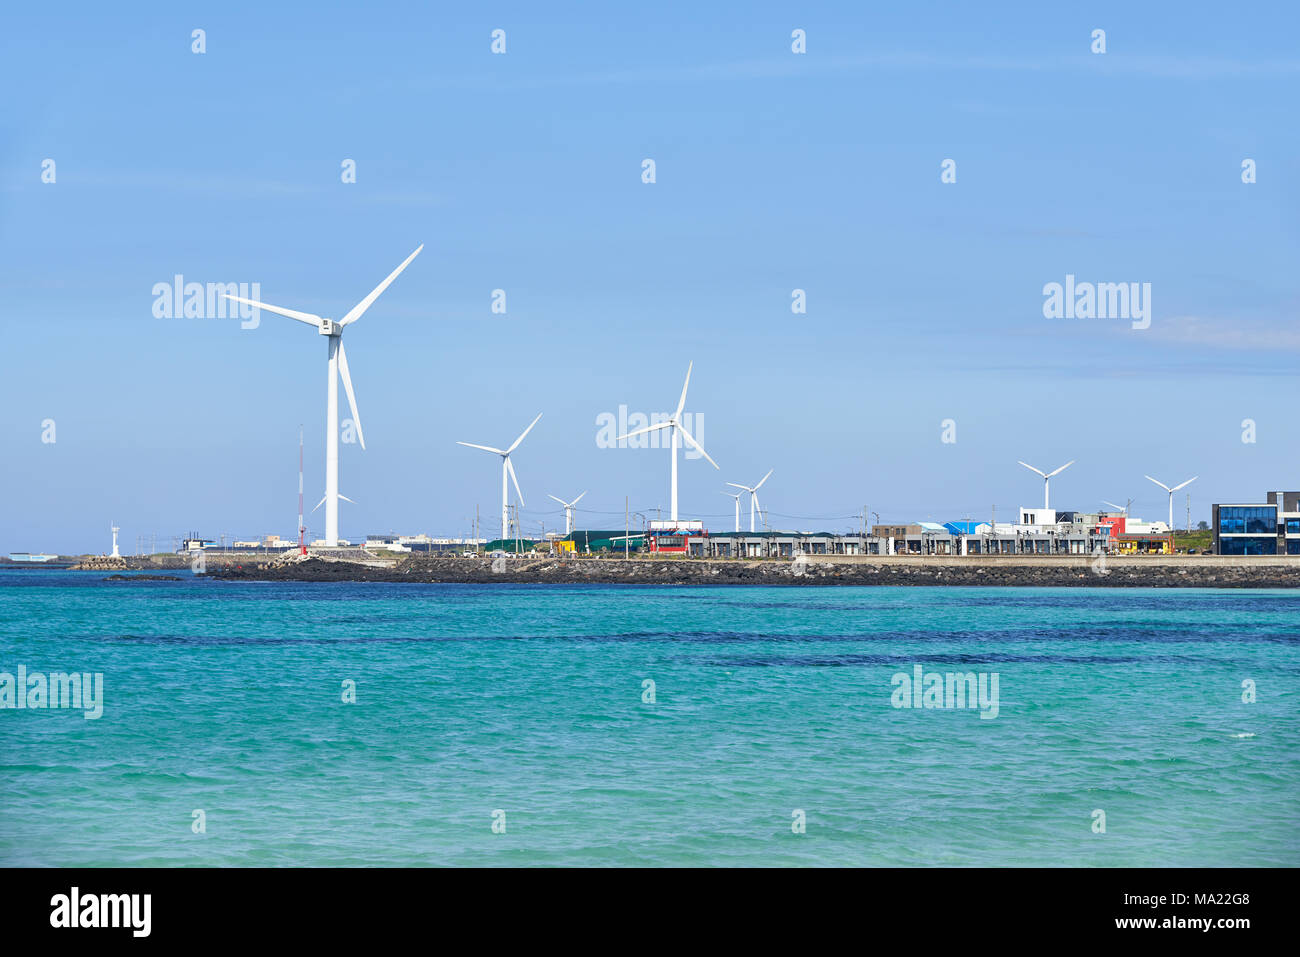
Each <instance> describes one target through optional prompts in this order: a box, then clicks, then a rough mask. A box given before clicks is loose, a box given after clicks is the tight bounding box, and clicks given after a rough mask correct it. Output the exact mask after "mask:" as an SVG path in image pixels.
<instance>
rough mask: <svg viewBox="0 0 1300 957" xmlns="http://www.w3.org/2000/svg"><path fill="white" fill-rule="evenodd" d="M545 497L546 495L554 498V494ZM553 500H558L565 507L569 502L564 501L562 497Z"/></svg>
mask: <svg viewBox="0 0 1300 957" xmlns="http://www.w3.org/2000/svg"><path fill="white" fill-rule="evenodd" d="M546 497H547V498H555V496H554V495H547V496H546ZM555 500H556V501H557V502H559V503H560V504H561V505H563V506H564V507H565V508H568V507H569V503H568V502H566V501H565V500H564V499H562V498H555Z"/></svg>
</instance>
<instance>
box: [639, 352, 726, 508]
mask: <svg viewBox="0 0 1300 957" xmlns="http://www.w3.org/2000/svg"><path fill="white" fill-rule="evenodd" d="M694 368H695V363H694V362H691V363H690V364H688V365H687V366H686V381H685V382H684V383H683V384H682V397H681V398H680V399H679V400H678V401H677V411H675V412H674V413H673V414H672V415H671V416H670V417H669V418H668V420H667V421H665V422H656V423H655V424H654V425H647V426H646V427H645V428H644V429H637V430H635V431H633V432H628V433H627V434H626V435H620V436H619V437H618V438H617V439H615V441H616V442H621V441H623V439H630V438H631V437H632V436H634V435H644V434H645V433H647V432H655V431H657V430H659V429H671V431H670V432H669V435H670V436H671V441H670V442H669V443H668V449H669V454H670V455H671V456H672V463H673V470H672V476H673V477H672V498H671V502H672V509H671V516H670V517H671V519H672V520H673V521H674V522H676V521H677V436H678V435H681V437H682V439H683V440H684V441H685V442H686V444H687V445H689V446H690V447H691V448H693V449H695V450H696V451H697V452H699V453H700V454H701V455H703V456H704V457H705V458H706V459H708V460H709V464H710V465H712V466H713V467H714V468H715V469H716V468H718V463H717V462H715V461H713V459H712V458H709V453H708V452H706V451H704V446H702V445H700V443H699V442H696V441H695V438H694V436H692V435H691V433H689V432H687V431H686V428H685V426H683V425H682V410H683V409H685V408H686V390H687V389H688V388H689V387H690V384H691V370H692V369H694Z"/></svg>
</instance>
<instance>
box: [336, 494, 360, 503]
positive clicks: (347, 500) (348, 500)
mask: <svg viewBox="0 0 1300 957" xmlns="http://www.w3.org/2000/svg"><path fill="white" fill-rule="evenodd" d="M339 498H341V499H343V501H345V502H352V499H350V498H348V497H347V496H346V495H344V494H343V493H342V492H340V493H339ZM352 504H353V505H356V504H357V503H356V502H352Z"/></svg>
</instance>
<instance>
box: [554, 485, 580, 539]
mask: <svg viewBox="0 0 1300 957" xmlns="http://www.w3.org/2000/svg"><path fill="white" fill-rule="evenodd" d="M586 494H587V493H586V492H583V493H582V495H586ZM582 495H579V496H578V497H577V498H575V499H574V500H573V501H572V502H566V501H565V500H564V499H562V498H555V496H554V495H548V496H546V497H547V498H555V500H556V501H557V502H559V503H560V504H561V505H563V506H564V534H565V535H572V534H573V512H574V508H573V506H575V505H577V504H578V503H579V502H581V501H582Z"/></svg>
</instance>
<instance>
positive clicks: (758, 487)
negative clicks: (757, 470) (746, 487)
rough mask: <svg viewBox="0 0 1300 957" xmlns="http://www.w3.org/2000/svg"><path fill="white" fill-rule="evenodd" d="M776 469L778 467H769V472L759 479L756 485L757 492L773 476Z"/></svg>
mask: <svg viewBox="0 0 1300 957" xmlns="http://www.w3.org/2000/svg"><path fill="white" fill-rule="evenodd" d="M775 471H776V469H768V470H767V474H766V475H764V476H763V477H762V478H761V479H759V480H758V484H757V485H755V486H754V491H755V492H757V491H758V490H759V489H760V488H762V487H763V483H764V482H766V481H767V480H768V479H769V478H771V477H772V473H773V472H775Z"/></svg>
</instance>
